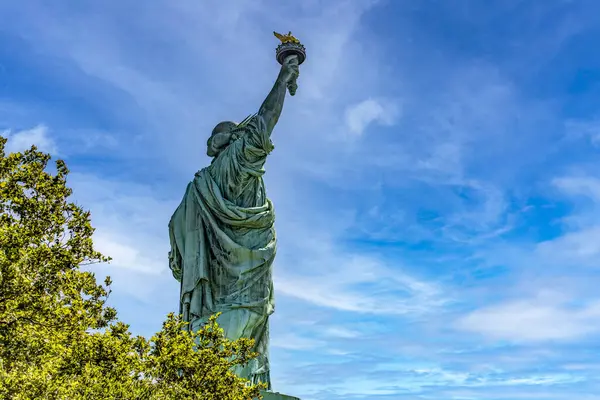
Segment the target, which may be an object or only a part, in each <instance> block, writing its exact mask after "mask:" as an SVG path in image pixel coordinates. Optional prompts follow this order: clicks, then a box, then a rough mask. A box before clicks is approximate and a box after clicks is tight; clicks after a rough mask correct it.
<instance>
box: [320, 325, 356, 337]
mask: <svg viewBox="0 0 600 400" xmlns="http://www.w3.org/2000/svg"><path fill="white" fill-rule="evenodd" d="M323 333H324V334H325V335H326V336H330V337H334V338H341V339H353V338H356V337H358V336H360V335H361V333H360V332H358V331H355V330H351V329H348V328H344V327H342V326H330V327H327V328H325V330H324V332H323Z"/></svg>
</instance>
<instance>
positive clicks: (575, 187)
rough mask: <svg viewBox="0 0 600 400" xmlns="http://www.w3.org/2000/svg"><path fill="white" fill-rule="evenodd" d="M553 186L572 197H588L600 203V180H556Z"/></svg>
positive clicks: (586, 177)
mask: <svg viewBox="0 0 600 400" xmlns="http://www.w3.org/2000/svg"><path fill="white" fill-rule="evenodd" d="M553 184H554V185H555V186H556V187H557V188H559V189H560V190H562V191H564V192H565V193H567V194H569V195H571V196H587V197H589V198H591V199H592V200H595V201H600V179H597V178H595V177H591V176H571V177H562V178H556V179H554V180H553Z"/></svg>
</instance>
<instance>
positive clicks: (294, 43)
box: [273, 32, 306, 96]
mask: <svg viewBox="0 0 600 400" xmlns="http://www.w3.org/2000/svg"><path fill="white" fill-rule="evenodd" d="M273 34H274V35H275V37H276V38H277V39H279V40H281V43H280V44H279V46H277V49H275V54H276V55H275V58H276V59H277V62H278V63H279V64H281V65H283V62H284V61H285V59H286V58H288V57H289V56H298V65H300V64H302V63H303V62H304V60H306V49H305V48H304V46H303V45H302V43H300V41H299V40H298V39H296V38H295V37H294V36H292V32H289V33H288V34H287V35H282V34H280V33H277V32H273ZM287 88H288V91H289V92H290V95H291V96H293V95H295V94H296V89H298V84H297V83H296V80H295V79H294V81H293V82H289V83H288V86H287Z"/></svg>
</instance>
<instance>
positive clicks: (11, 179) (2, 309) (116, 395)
mask: <svg viewBox="0 0 600 400" xmlns="http://www.w3.org/2000/svg"><path fill="white" fill-rule="evenodd" d="M5 144H6V139H5V138H2V137H0V398H2V399H15V400H27V399H57V400H58V399H69V400H75V399H86V400H87V399H89V400H93V399H99V400H100V399H103V400H104V399H128V400H129V399H131V400H133V399H144V400H146V399H157V400H158V399H165V400H167V399H169V400H172V399H173V400H174V399H206V400H209V399H210V400H250V399H253V398H258V397H259V389H263V388H264V386H262V385H250V384H249V382H247V381H246V380H244V379H241V378H239V377H237V376H236V375H235V374H234V373H233V372H232V367H233V366H235V365H240V364H241V365H243V364H245V363H247V362H248V361H249V360H251V359H252V358H254V357H256V356H257V355H256V354H255V353H253V352H252V351H251V349H252V346H253V342H252V340H250V339H241V340H237V341H229V340H227V339H226V338H225V336H224V333H223V330H222V329H221V328H220V327H219V326H218V324H217V322H216V316H215V317H213V318H211V319H210V321H209V322H208V323H207V324H206V326H205V327H204V328H203V329H201V330H200V331H198V332H196V333H190V332H188V331H187V330H186V329H185V328H186V326H185V323H184V322H182V321H181V319H180V317H179V316H175V315H173V314H169V316H168V317H167V320H166V321H165V322H164V324H163V327H162V330H161V331H160V332H158V333H157V334H156V335H155V336H153V337H152V338H151V339H150V340H148V339H146V338H144V337H141V336H138V337H133V336H132V335H131V333H130V332H129V327H128V325H126V324H124V323H122V322H119V321H118V320H117V314H116V311H115V310H114V309H113V308H110V307H107V306H106V301H107V298H108V295H109V293H110V290H109V287H110V283H111V282H110V278H106V280H105V282H104V284H99V283H98V282H97V281H96V278H95V276H94V274H93V273H91V272H88V271H83V270H81V269H80V266H81V265H84V264H92V263H97V262H106V261H109V258H107V257H105V256H103V255H102V254H100V253H98V252H97V251H95V250H94V247H93V242H92V234H93V232H94V229H93V228H92V225H91V223H90V213H89V212H88V211H84V210H83V209H82V208H81V207H80V206H78V205H77V204H75V203H73V202H70V201H69V196H70V195H71V189H69V188H68V187H67V185H66V183H67V182H66V178H67V175H68V172H69V171H68V169H67V167H66V165H65V163H64V162H63V161H60V160H59V161H57V162H56V172H55V173H54V174H52V173H50V172H48V171H47V169H48V163H49V161H50V156H49V155H48V154H44V153H42V152H39V151H38V150H37V149H36V148H35V147H32V148H31V149H30V150H27V151H25V152H23V153H12V154H5V151H4V148H5Z"/></svg>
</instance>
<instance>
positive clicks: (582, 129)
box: [565, 119, 600, 147]
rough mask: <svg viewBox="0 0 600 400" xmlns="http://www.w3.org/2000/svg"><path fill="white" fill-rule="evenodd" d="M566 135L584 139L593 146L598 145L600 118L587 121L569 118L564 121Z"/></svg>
mask: <svg viewBox="0 0 600 400" xmlns="http://www.w3.org/2000/svg"><path fill="white" fill-rule="evenodd" d="M565 129H566V131H567V137H570V138H573V139H585V140H588V141H589V142H590V144H591V145H592V146H594V147H600V119H592V120H588V121H583V120H570V121H567V122H566V123H565Z"/></svg>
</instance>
